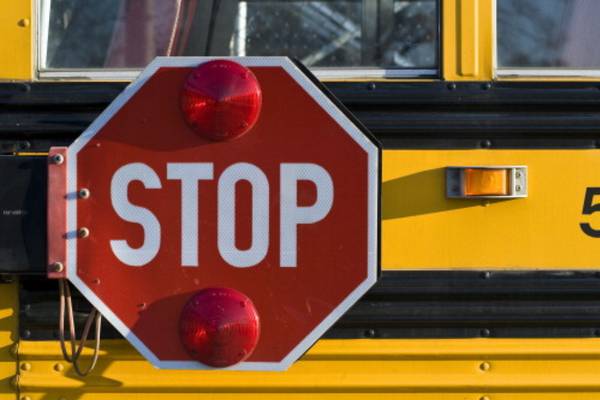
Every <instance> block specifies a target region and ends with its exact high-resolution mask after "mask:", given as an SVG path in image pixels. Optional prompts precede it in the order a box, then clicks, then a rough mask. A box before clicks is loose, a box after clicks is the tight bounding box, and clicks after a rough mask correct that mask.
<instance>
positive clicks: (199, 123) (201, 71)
mask: <svg viewBox="0 0 600 400" xmlns="http://www.w3.org/2000/svg"><path fill="white" fill-rule="evenodd" d="M261 106H262V92H261V89H260V85H259V83H258V80H257V79H256V76H254V74H253V73H252V71H250V70H249V69H248V68H246V67H244V66H243V65H240V64H238V63H236V62H233V61H229V60H214V61H209V62H206V63H204V64H200V65H199V66H197V67H196V68H194V70H193V71H192V72H191V73H190V75H189V76H188V78H187V80H186V81H185V83H184V86H183V91H182V93H181V110H182V111H183V116H184V119H185V121H186V122H187V124H188V125H189V126H190V128H192V130H193V131H194V132H195V133H196V134H198V135H200V136H201V137H203V138H206V139H210V140H230V139H234V138H237V137H239V136H241V135H243V134H245V133H247V132H248V131H249V130H250V129H251V128H252V127H253V126H254V124H255V123H256V121H257V120H258V115H259V114H260V109H261Z"/></svg>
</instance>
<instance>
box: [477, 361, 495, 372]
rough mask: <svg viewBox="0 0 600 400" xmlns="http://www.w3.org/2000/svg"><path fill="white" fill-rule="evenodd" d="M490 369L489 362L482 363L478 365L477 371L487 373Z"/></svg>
mask: <svg viewBox="0 0 600 400" xmlns="http://www.w3.org/2000/svg"><path fill="white" fill-rule="evenodd" d="M490 368H492V365H491V364H490V363H489V362H482V363H481V364H479V369H480V370H482V371H489V370H490Z"/></svg>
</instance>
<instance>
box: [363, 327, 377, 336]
mask: <svg viewBox="0 0 600 400" xmlns="http://www.w3.org/2000/svg"><path fill="white" fill-rule="evenodd" d="M375 335H376V332H375V329H367V330H366V331H365V336H366V337H370V338H373V337H375Z"/></svg>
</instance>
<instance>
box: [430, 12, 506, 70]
mask: <svg viewBox="0 0 600 400" xmlns="http://www.w3.org/2000/svg"><path fill="white" fill-rule="evenodd" d="M493 18H494V1H493V0H445V1H444V2H443V7H442V34H441V36H442V37H441V41H442V43H443V46H442V51H443V57H442V58H443V62H442V71H443V74H442V75H443V78H444V79H445V80H451V81H458V80H469V81H480V80H482V81H485V80H491V79H492V78H493V76H494V70H493V55H494V24H495V21H494V19H493Z"/></svg>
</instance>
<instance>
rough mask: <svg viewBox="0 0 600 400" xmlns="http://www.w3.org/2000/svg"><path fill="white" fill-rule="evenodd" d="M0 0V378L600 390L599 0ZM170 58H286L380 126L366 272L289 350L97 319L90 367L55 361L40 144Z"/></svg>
mask: <svg viewBox="0 0 600 400" xmlns="http://www.w3.org/2000/svg"><path fill="white" fill-rule="evenodd" d="M1 10H2V12H1V13H0V38H2V39H1V40H0V80H1V82H0V151H2V155H1V156H0V163H1V167H0V180H1V182H2V183H1V185H0V210H1V212H0V315H1V318H0V374H1V377H0V379H1V381H0V382H1V385H2V386H1V391H0V393H1V396H2V397H3V398H7V399H8V398H10V399H14V398H18V399H21V400H35V399H48V400H50V399H56V400H58V399H66V400H70V399H79V398H81V399H95V398H111V399H121V398H123V399H126V398H131V399H133V398H145V399H159V398H165V399H167V398H168V399H171V398H182V399H183V398H186V399H191V398H203V397H206V398H249V399H250V398H252V399H258V398H260V399H267V398H294V399H299V398H306V399H308V398H311V399H312V398H329V399H334V398H335V399H342V398H344V399H346V398H354V399H367V398H373V399H391V398H410V399H442V398H443V399H473V400H477V399H479V400H501V399H511V400H512V399H533V398H540V397H544V398H553V399H558V398H561V399H562V398H567V397H576V398H578V399H584V398H585V399H588V398H600V372H599V371H600V339H598V337H599V336H600V279H599V278H600V242H598V241H599V240H600V217H599V216H598V215H595V213H596V211H599V210H600V206H599V205H598V204H599V202H600V197H599V196H596V195H600V172H598V171H600V150H599V149H598V148H599V147H600V50H599V49H600V47H599V46H598V45H597V42H598V41H599V40H600V28H599V26H600V25H598V23H597V16H598V15H600V3H598V2H596V1H593V0H495V1H494V0H319V1H313V0H285V1H284V0H269V1H266V0H201V1H200V0H172V1H166V0H165V1H162V0H161V1H159V0H103V1H96V2H94V1H84V0H35V1H34V0H29V1H27V0H13V1H5V2H3V4H2V5H1ZM165 55H166V56H188V55H196V56H215V57H218V56H255V55H264V56H270V55H277V56H281V55H284V56H290V57H294V58H296V59H298V60H299V61H300V62H302V63H303V64H305V65H306V66H307V67H308V68H310V69H311V71H312V72H313V73H314V74H315V75H316V76H317V77H318V78H319V79H320V80H321V81H322V82H323V83H324V84H325V85H326V86H327V88H328V89H329V90H330V91H331V92H332V93H333V94H335V95H336V96H337V97H338V99H339V100H340V101H341V102H342V103H343V104H344V105H345V106H346V107H347V108H348V109H349V110H350V112H352V113H353V114H354V115H355V116H356V117H357V118H358V119H359V120H360V121H361V122H362V123H363V124H364V125H365V126H366V127H367V128H368V129H369V130H370V131H371V132H372V133H373V134H374V135H375V136H376V137H377V139H378V140H379V141H380V142H381V144H382V147H383V165H382V193H381V202H382V204H381V218H382V232H381V235H382V236H381V255H382V257H381V269H382V273H381V276H380V278H379V282H378V283H377V285H376V286H375V287H374V288H373V289H372V290H371V291H370V292H369V293H368V294H367V295H366V296H365V297H364V298H363V299H361V300H360V301H359V302H358V303H357V304H356V305H355V306H354V307H353V308H352V309H351V310H350V311H349V312H348V313H347V314H346V315H344V316H343V317H342V318H341V319H340V320H339V321H338V322H337V323H336V324H335V325H334V327H333V328H332V329H331V330H330V331H328V332H327V334H326V335H325V336H324V337H323V338H322V339H321V340H319V341H318V342H317V343H316V344H315V345H314V347H312V348H311V349H310V350H309V351H308V352H307V353H306V354H305V355H304V356H303V357H302V358H301V359H300V360H299V361H297V362H296V363H295V364H294V365H293V366H292V367H291V368H290V369H289V370H288V371H285V372H248V371H242V372H234V371H182V370H178V371H173V370H157V369H155V368H153V367H152V366H151V365H150V364H149V363H148V362H147V361H146V360H144V359H143V358H142V357H141V356H140V355H139V354H138V353H137V352H136V351H135V350H134V349H133V348H132V347H131V346H130V345H129V344H128V343H127V342H126V341H125V340H124V339H123V338H122V337H120V336H119V334H118V333H117V332H116V331H115V330H114V329H113V328H112V327H110V326H109V325H108V324H105V326H104V328H103V331H102V342H101V347H100V354H99V359H98V363H97V365H96V366H95V368H94V369H93V370H92V371H91V373H90V374H88V375H87V376H84V377H82V376H79V375H78V374H77V373H76V371H74V370H73V367H72V365H71V364H70V363H68V362H66V361H65V360H64V359H63V355H62V353H61V349H60V345H59V342H58V340H57V339H58V333H57V327H58V287H57V286H56V282H51V281H49V280H48V279H47V278H46V275H45V271H46V267H47V265H46V264H47V263H46V256H45V254H46V253H45V252H46V248H45V246H46V236H45V235H46V234H45V223H46V222H45V218H46V215H45V213H46V209H45V207H46V197H45V196H46V168H47V162H46V157H45V156H46V154H47V152H48V150H49V148H50V146H64V145H68V144H70V143H71V142H72V141H73V140H74V139H75V138H76V137H77V136H78V135H79V134H80V133H81V132H82V131H83V130H84V129H85V128H86V127H87V126H88V125H89V124H90V123H91V122H92V121H93V120H94V118H95V117H96V116H97V115H98V114H99V113H100V112H101V111H102V110H103V109H104V108H105V107H106V106H107V105H108V104H109V103H110V102H111V101H112V100H113V99H114V98H115V96H117V95H118V94H119V93H120V92H121V91H122V90H123V89H124V88H125V86H126V85H127V84H128V83H129V82H130V81H131V80H133V79H135V77H136V76H137V74H138V73H139V72H140V70H141V69H142V68H143V67H144V66H145V65H147V64H148V63H149V62H150V61H151V60H152V59H153V58H154V57H155V56H165ZM498 171H509V172H508V173H510V174H512V175H510V182H512V183H510V184H508V183H507V181H506V180H505V179H504V178H501V179H499V180H498V179H496V178H497V177H498V176H500V175H494V174H498ZM502 176H505V175H502ZM515 179H521V181H519V182H520V183H519V185H516V184H514V182H516V181H515ZM498 182H499V183H498ZM509 186H510V187H509ZM74 296H75V299H74V308H75V317H76V321H77V322H79V325H80V326H81V325H82V321H83V320H85V318H86V316H87V314H88V313H89V311H90V306H89V304H88V303H87V302H86V301H85V300H84V299H83V298H82V297H78V294H76V293H74ZM92 347H93V346H92V345H90V346H89V347H87V348H86V349H85V351H84V353H83V357H82V363H86V362H89V361H90V358H91V355H92V353H93V348H92Z"/></svg>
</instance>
